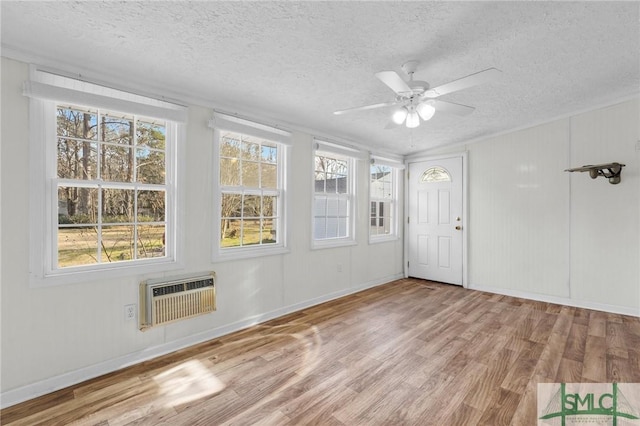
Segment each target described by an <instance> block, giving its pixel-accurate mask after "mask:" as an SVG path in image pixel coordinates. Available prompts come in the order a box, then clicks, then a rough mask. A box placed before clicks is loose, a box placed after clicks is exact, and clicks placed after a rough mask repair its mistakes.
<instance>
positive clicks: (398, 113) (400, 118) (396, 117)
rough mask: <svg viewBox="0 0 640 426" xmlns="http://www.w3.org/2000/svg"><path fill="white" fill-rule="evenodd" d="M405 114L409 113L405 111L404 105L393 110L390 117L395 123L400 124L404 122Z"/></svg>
mask: <svg viewBox="0 0 640 426" xmlns="http://www.w3.org/2000/svg"><path fill="white" fill-rule="evenodd" d="M407 114H409V111H407V109H406V108H405V107H402V108H398V109H397V110H395V111H394V112H393V115H392V116H391V119H392V120H393V122H394V123H396V124H402V123H403V122H404V119H405V118H407Z"/></svg>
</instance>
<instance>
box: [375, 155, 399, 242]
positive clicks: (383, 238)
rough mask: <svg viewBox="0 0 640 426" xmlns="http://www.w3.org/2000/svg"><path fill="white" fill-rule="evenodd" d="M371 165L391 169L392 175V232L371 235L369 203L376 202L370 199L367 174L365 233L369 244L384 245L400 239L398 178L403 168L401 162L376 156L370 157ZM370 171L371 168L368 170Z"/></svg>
mask: <svg viewBox="0 0 640 426" xmlns="http://www.w3.org/2000/svg"><path fill="white" fill-rule="evenodd" d="M369 162H370V164H371V165H374V164H378V165H382V166H389V167H392V173H393V222H392V225H391V227H392V232H391V233H389V234H382V235H371V212H370V209H371V202H372V201H377V200H373V199H371V173H370V172H369V174H368V179H367V182H368V190H369V203H368V206H369V220H368V221H367V232H368V234H369V244H378V243H385V242H389V241H398V240H399V239H400V235H399V234H400V233H399V232H398V230H399V229H400V217H399V216H398V215H399V212H400V208H399V203H400V200H399V191H400V183H399V182H400V177H401V176H402V170H404V168H405V166H404V163H402V161H401V160H394V159H391V158H388V157H381V156H377V155H371V158H370V160H369ZM369 170H371V168H369Z"/></svg>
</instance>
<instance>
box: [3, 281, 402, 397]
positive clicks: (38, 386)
mask: <svg viewBox="0 0 640 426" xmlns="http://www.w3.org/2000/svg"><path fill="white" fill-rule="evenodd" d="M401 278H404V274H402V273H400V274H395V275H391V276H388V277H384V278H382V279H378V280H373V281H369V282H366V283H362V284H359V285H357V286H354V287H350V288H347V289H344V290H340V291H337V292H333V293H329V294H326V295H323V296H319V297H316V298H313V299H310V300H306V301H304V302H300V303H295V304H293V305H289V306H285V307H282V308H280V309H276V310H274V311H271V312H265V313H263V314H259V315H254V316H252V317H249V318H246V319H243V320H241V321H237V322H234V323H231V324H227V325H224V326H221V327H217V328H214V329H211V330H207V331H205V332H201V333H197V334H194V335H191V336H187V337H183V338H181V339H178V340H174V341H171V342H167V343H163V344H161V345H158V346H153V347H150V348H146V349H143V350H141V351H138V352H134V353H131V354H127V355H124V356H121V357H118V358H114V359H110V360H108V361H104V362H100V363H98V364H94V365H91V366H89V367H84V368H80V369H77V370H74V371H71V372H69V373H65V374H61V375H59V376H55V377H51V378H48V379H45V380H42V381H39V382H36V383H32V384H29V385H26V386H22V387H20V388H16V389H11V390H8V391H5V392H2V393H1V394H0V408H6V407H10V406H12V405H15V404H18V403H20V402H24V401H28V400H30V399H33V398H37V397H39V396H42V395H46V394H48V393H51V392H55V391H57V390H60V389H64V388H66V387H68V386H72V385H75V384H78V383H81V382H83V381H85V380H89V379H93V378H95V377H99V376H102V375H104V374H107V373H111V372H114V371H117V370H120V369H122V368H125V367H129V366H132V365H135V364H139V363H141V362H143V361H147V360H150V359H153V358H156V357H158V356H161V355H166V354H168V353H171V352H175V351H177V350H179V349H184V348H187V347H189V346H193V345H196V344H198V343H202V342H206V341H208V340H212V339H216V338H218V337H221V336H224V335H226V334H229V333H233V332H235V331H239V330H242V329H244V328H247V327H251V326H253V325H256V324H260V323H262V322H265V321H269V320H271V319H274V318H278V317H281V316H283V315H287V314H290V313H293V312H296V311H299V310H301V309H306V308H309V307H311V306H315V305H319V304H320V303H324V302H328V301H330V300H334V299H337V298H340V297H343V296H347V295H349V294H353V293H357V292H359V291H362V290H366V289H368V288H372V287H377V286H379V285H382V284H386V283H388V282H391V281H395V280H398V279H401Z"/></svg>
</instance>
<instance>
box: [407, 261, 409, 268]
mask: <svg viewBox="0 0 640 426" xmlns="http://www.w3.org/2000/svg"><path fill="white" fill-rule="evenodd" d="M408 267H409V261H408V260H407V268H408Z"/></svg>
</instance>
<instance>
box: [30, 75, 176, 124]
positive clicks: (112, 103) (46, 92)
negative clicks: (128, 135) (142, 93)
mask: <svg viewBox="0 0 640 426" xmlns="http://www.w3.org/2000/svg"><path fill="white" fill-rule="evenodd" d="M68 80H71V79H68ZM110 90H111V91H113V89H110ZM22 93H23V95H25V96H28V97H30V98H35V99H43V100H49V101H56V102H64V103H69V104H72V105H78V106H89V107H96V108H101V109H107V110H113V111H118V112H127V113H131V114H136V115H142V116H145V117H149V118H157V119H162V120H168V121H174V122H177V123H185V122H186V121H187V108H186V107H183V106H179V105H175V104H170V103H168V102H162V101H157V100H154V99H150V101H153V103H155V105H154V104H152V103H151V102H150V103H148V104H146V103H142V102H137V101H133V100H127V99H122V98H118V97H113V96H108V95H102V94H98V93H92V92H91V91H84V90H77V89H73V88H69V87H63V86H57V85H53V84H47V83H41V82H38V81H33V80H30V81H25V83H24V86H23V92H22ZM137 98H141V97H139V96H138V97H137Z"/></svg>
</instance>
